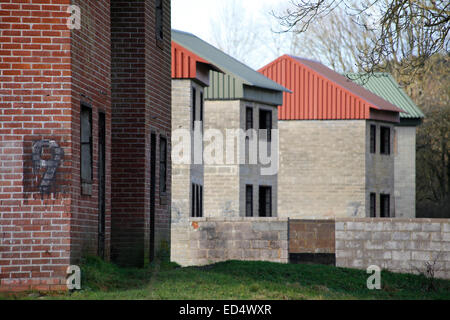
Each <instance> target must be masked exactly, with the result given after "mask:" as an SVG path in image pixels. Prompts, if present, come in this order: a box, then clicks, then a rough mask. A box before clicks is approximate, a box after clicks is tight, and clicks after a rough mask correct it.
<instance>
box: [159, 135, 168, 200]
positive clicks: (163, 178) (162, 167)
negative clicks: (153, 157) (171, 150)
mask: <svg viewBox="0 0 450 320" xmlns="http://www.w3.org/2000/svg"><path fill="white" fill-rule="evenodd" d="M163 142H164V143H163ZM163 145H164V152H163V150H162V149H163V148H162V146H163ZM167 154H168V142H167V138H166V137H165V136H162V135H161V136H160V137H159V193H160V194H161V195H165V194H166V193H167V181H168V179H167V162H168V161H167Z"/></svg>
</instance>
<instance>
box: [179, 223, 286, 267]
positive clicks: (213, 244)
mask: <svg viewBox="0 0 450 320" xmlns="http://www.w3.org/2000/svg"><path fill="white" fill-rule="evenodd" d="M171 234H172V243H171V260H172V261H173V262H176V263H178V264H180V265H182V266H194V265H206V264H211V263H215V262H219V261H226V260H260V261H271V262H281V263H287V262H288V220H287V219H278V218H230V219H224V218H191V219H189V220H187V221H179V222H177V223H174V224H173V225H172V232H171Z"/></svg>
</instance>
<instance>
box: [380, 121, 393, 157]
mask: <svg viewBox="0 0 450 320" xmlns="http://www.w3.org/2000/svg"><path fill="white" fill-rule="evenodd" d="M380 153H381V154H391V129H390V128H388V127H381V128H380Z"/></svg>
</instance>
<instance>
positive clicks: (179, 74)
mask: <svg viewBox="0 0 450 320" xmlns="http://www.w3.org/2000/svg"><path fill="white" fill-rule="evenodd" d="M197 63H203V64H206V65H208V66H209V67H210V68H211V69H212V70H215V71H219V72H222V71H221V70H220V69H219V68H217V67H216V66H214V65H213V64H211V63H210V62H208V61H206V60H205V59H203V58H201V57H199V56H198V55H196V54H195V53H193V52H192V51H189V50H188V49H186V48H184V47H183V46H181V45H179V44H178V43H176V42H174V41H172V78H173V79H193V78H196V76H197Z"/></svg>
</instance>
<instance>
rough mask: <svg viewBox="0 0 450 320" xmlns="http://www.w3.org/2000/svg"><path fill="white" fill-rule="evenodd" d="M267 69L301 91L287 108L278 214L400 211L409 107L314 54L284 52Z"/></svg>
mask: <svg viewBox="0 0 450 320" xmlns="http://www.w3.org/2000/svg"><path fill="white" fill-rule="evenodd" d="M259 71H260V72H261V73H262V74H264V75H266V76H267V77H269V78H271V79H272V80H274V81H276V82H278V83H279V84H281V85H283V86H285V87H286V88H288V89H289V90H291V91H292V92H293V93H292V94H291V93H284V104H283V105H282V106H281V107H280V109H279V123H278V127H279V131H280V171H279V178H278V190H279V194H278V197H279V198H278V204H279V205H278V215H279V216H280V217H291V218H333V217H393V216H395V189H394V188H395V187H394V186H395V158H394V152H393V151H394V149H393V146H394V140H395V131H394V128H395V126H396V125H397V124H398V123H399V121H400V117H399V113H400V112H403V110H402V109H400V108H398V107H397V106H395V105H393V104H392V103H390V102H388V101H386V100H384V99H382V98H380V97H379V96H377V95H375V94H373V93H372V92H370V91H368V90H366V89H364V88H363V87H361V86H359V85H357V84H355V83H354V82H352V81H351V80H349V79H347V78H346V77H344V76H342V75H340V74H338V73H336V72H334V71H332V70H331V69H329V68H327V67H325V66H323V65H322V64H320V63H318V62H315V61H311V60H308V59H302V58H298V57H293V56H289V55H284V56H282V57H280V58H278V59H276V60H275V61H273V62H271V63H269V64H268V65H266V66H265V67H263V68H261V69H260V70H259Z"/></svg>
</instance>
